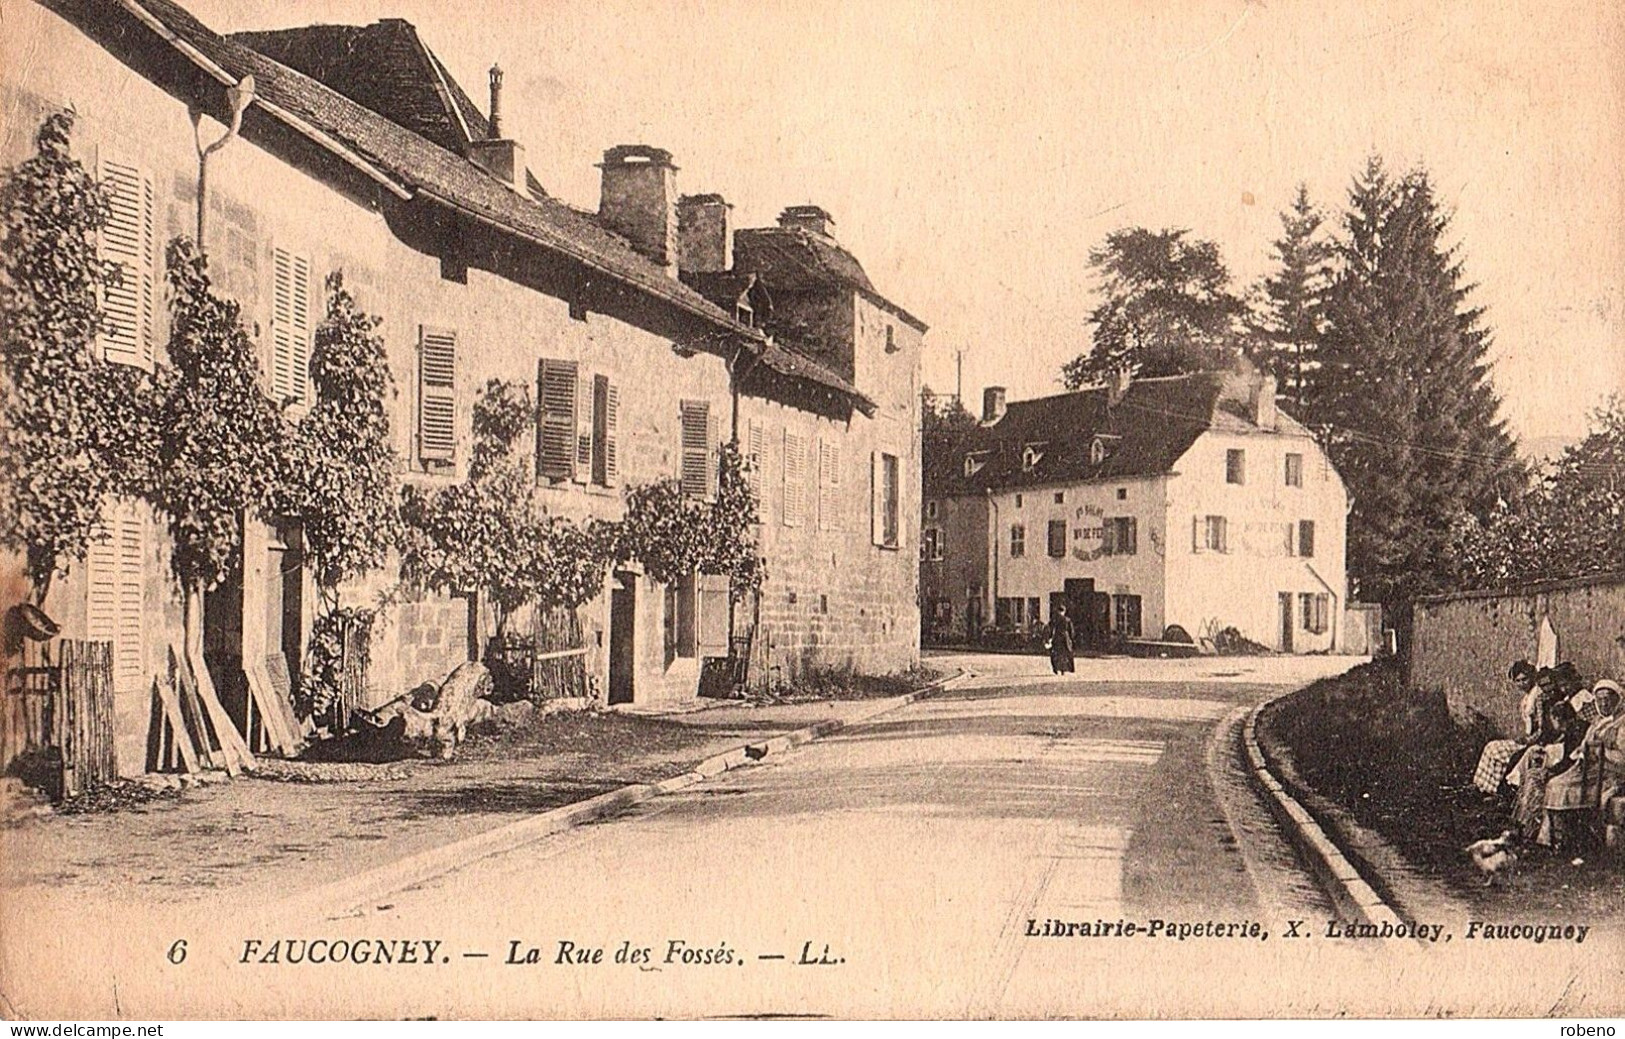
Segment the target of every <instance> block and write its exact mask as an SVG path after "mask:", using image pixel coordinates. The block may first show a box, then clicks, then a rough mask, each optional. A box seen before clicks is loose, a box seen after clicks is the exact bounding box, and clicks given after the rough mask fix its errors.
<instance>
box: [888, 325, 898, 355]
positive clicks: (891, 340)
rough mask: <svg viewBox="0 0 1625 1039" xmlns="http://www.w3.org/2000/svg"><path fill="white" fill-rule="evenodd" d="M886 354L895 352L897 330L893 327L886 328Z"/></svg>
mask: <svg viewBox="0 0 1625 1039" xmlns="http://www.w3.org/2000/svg"><path fill="white" fill-rule="evenodd" d="M886 352H887V353H889V354H894V353H896V352H897V328H896V326H894V325H887V326H886Z"/></svg>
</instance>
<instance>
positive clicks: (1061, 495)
mask: <svg viewBox="0 0 1625 1039" xmlns="http://www.w3.org/2000/svg"><path fill="white" fill-rule="evenodd" d="M1055 504H1057V505H1065V504H1066V492H1065V491H1056V492H1055Z"/></svg>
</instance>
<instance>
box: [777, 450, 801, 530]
mask: <svg viewBox="0 0 1625 1039" xmlns="http://www.w3.org/2000/svg"><path fill="white" fill-rule="evenodd" d="M806 511H807V438H806V437H803V436H801V435H799V434H796V433H792V432H790V431H789V430H788V429H787V430H785V431H784V507H783V509H782V510H781V512H782V513H783V515H784V525H785V526H787V527H799V526H801V524H802V523H803V522H804V519H803V517H804V514H805V513H806Z"/></svg>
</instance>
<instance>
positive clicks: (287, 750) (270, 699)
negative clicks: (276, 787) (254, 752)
mask: <svg viewBox="0 0 1625 1039" xmlns="http://www.w3.org/2000/svg"><path fill="white" fill-rule="evenodd" d="M243 674H244V675H245V676H246V677H247V678H248V695H249V697H250V698H251V699H252V700H253V703H254V705H255V707H257V708H258V709H259V714H260V722H261V725H262V726H263V728H264V731H265V736H266V740H267V742H268V743H269V744H270V747H271V749H272V750H274V751H275V752H276V753H278V754H281V755H282V756H284V757H292V756H293V755H294V754H296V753H298V749H297V746H296V740H295V739H294V735H293V733H291V732H289V731H288V729H287V726H286V725H285V724H284V721H283V718H282V713H281V712H280V711H278V710H277V704H276V701H277V699H278V698H277V695H276V690H275V689H273V688H272V687H271V677H270V675H268V674H266V671H265V665H264V664H262V663H260V662H258V661H253V660H244V661H243Z"/></svg>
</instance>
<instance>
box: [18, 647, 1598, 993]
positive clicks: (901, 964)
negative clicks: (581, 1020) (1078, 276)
mask: <svg viewBox="0 0 1625 1039" xmlns="http://www.w3.org/2000/svg"><path fill="white" fill-rule="evenodd" d="M934 663H936V665H937V666H941V667H954V666H966V667H970V668H972V669H974V670H975V671H976V672H977V676H976V677H975V678H973V679H971V680H970V681H967V682H963V683H961V684H959V685H958V686H957V687H955V688H953V689H951V690H948V691H945V692H942V693H939V694H937V695H935V696H932V697H930V698H928V699H924V700H921V701H918V702H916V703H914V704H912V705H910V706H908V707H906V708H903V709H901V710H898V711H894V712H891V713H889V714H886V715H884V716H882V717H880V718H878V719H876V720H875V721H873V722H870V723H867V724H865V725H862V726H858V727H855V728H853V729H850V730H847V731H844V732H842V733H839V734H837V735H835V736H833V737H831V738H828V739H826V740H822V741H819V742H817V743H814V744H811V745H808V746H806V747H802V748H799V749H797V750H795V751H792V752H790V753H789V754H787V755H785V756H783V757H779V758H769V759H768V760H767V761H765V762H763V763H762V764H761V765H759V766H754V767H750V768H745V769H742V770H739V771H734V772H729V773H726V774H724V775H721V776H719V777H717V778H715V779H713V780H711V781H710V782H707V783H703V784H700V785H698V786H695V787H693V788H691V789H689V790H687V791H684V792H682V793H678V794H675V795H672V796H668V797H663V798H659V799H656V800H654V801H651V802H648V803H646V804H644V805H642V806H640V807H639V808H637V809H634V810H633V811H632V812H630V813H628V814H626V815H623V816H620V817H617V818H614V819H611V820H607V821H605V822H603V823H600V824H596V825H589V826H583V827H579V828H577V829H574V830H571V831H568V832H565V833H562V834H558V835H556V836H554V837H550V838H547V839H545V840H541V841H538V842H535V843H532V844H528V845H525V846H522V847H519V848H516V849H514V850H512V851H509V852H506V853H503V854H498V855H495V856H492V857H489V858H485V859H480V860H478V861H472V862H470V863H469V864H468V865H467V866H466V867H464V868H461V869H457V870H455V871H453V872H451V873H448V874H445V875H443V876H440V877H437V878H434V879H432V880H430V881H427V882H425V883H423V884H421V885H419V886H417V887H414V888H411V889H409V890H406V891H401V892H398V893H396V894H394V895H391V896H388V897H386V898H383V899H378V900H375V901H374V903H373V904H371V905H368V906H364V907H359V908H358V909H357V908H351V907H345V906H341V905H333V906H331V907H329V908H330V909H331V911H330V912H327V913H317V914H315V915H314V916H313V917H312V918H310V919H295V918H293V917H291V916H290V915H288V914H287V913H286V912H285V911H283V910H282V909H279V908H278V907H275V906H272V907H262V908H260V909H258V910H254V909H247V910H245V911H243V912H241V913H234V914H231V916H230V918H229V919H224V920H223V919H221V918H219V917H215V918H212V920H211V923H212V924H214V925H219V926H211V927H205V926H203V924H202V920H203V917H202V916H201V915H200V914H196V913H195V912H194V913H193V914H191V915H188V916H186V917H184V918H176V919H171V920H170V921H169V922H168V923H167V924H164V925H159V924H158V923H157V921H155V920H148V921H146V924H147V928H146V930H147V934H148V935H150V937H148V938H146V939H144V940H145V941H146V942H148V943H149V944H150V945H151V948H152V951H153V953H154V955H153V956H152V957H151V959H152V960H154V961H157V960H158V959H159V956H158V953H159V952H160V951H161V947H163V946H166V945H167V943H166V941H165V939H166V938H167V939H169V940H170V941H173V939H174V938H175V937H185V938H186V939H187V941H188V948H189V950H190V955H189V958H188V959H186V961H185V962H184V963H182V964H180V965H177V966H166V965H163V964H162V963H158V962H154V963H152V964H150V965H149V966H148V968H147V969H146V970H140V969H139V968H138V965H136V964H132V963H131V962H129V960H128V959H127V960H126V962H125V963H124V964H123V970H124V973H125V978H124V982H123V983H124V985H125V988H124V991H123V994H122V997H118V996H115V998H122V999H124V1000H125V1001H126V1002H125V1003H124V1004H123V1008H124V1011H125V1012H126V1013H137V1014H139V1013H140V1011H139V1010H133V1009H132V1004H133V1003H136V1001H138V1000H139V999H140V998H142V997H138V996H136V995H134V993H138V992H141V991H143V990H145V989H147V988H148V986H150V985H155V984H156V985H159V986H162V987H168V986H170V985H173V984H175V983H177V982H180V983H183V988H181V989H179V990H178V991H181V992H183V993H189V994H190V995H191V996H193V997H195V998H196V999H199V1000H201V1002H200V1003H198V1004H197V1005H199V1006H200V1007H203V1006H208V1007H214V1008H216V1009H217V1010H224V1011H226V1012H229V1013H237V1012H241V1013H250V1014H259V1013H276V1012H278V1011H279V1010H281V1011H285V1012H291V1011H292V1010H293V1008H295V1007H298V1008H301V1012H306V1013H311V1012H315V1008H316V1007H331V1009H332V1010H333V1012H335V1013H339V1014H341V1015H342V1016H373V1015H386V1016H397V1015H402V1016H417V1015H425V1016H428V1015H433V1016H442V1017H472V1016H481V1015H487V1014H497V1015H498V1016H506V1015H516V1016H540V1017H549V1016H571V1017H574V1016H617V1017H618V1016H627V1017H651V1016H679V1017H694V1016H736V1015H749V1016H760V1015H792V1016H799V1015H832V1016H880V1017H903V1016H926V1017H1009V1016H1021V1017H1035V1016H1037V1017H1042V1016H1136V1015H1142V1016H1143V1015H1144V1014H1146V1013H1148V1012H1152V1011H1153V1010H1155V1011H1156V1012H1157V1013H1159V1014H1167V1015H1176V1016H1177V1015H1181V1014H1195V1013H1203V1014H1206V1015H1219V1016H1225V1015H1231V1014H1263V1015H1283V1014H1287V1015H1290V1014H1310V1013H1317V1012H1318V1013H1328V1012H1334V1011H1336V1010H1337V1009H1338V1008H1339V1007H1342V1006H1348V1005H1350V1003H1349V1001H1350V1000H1355V999H1364V1000H1365V1002H1364V1003H1363V1004H1362V1005H1363V1007H1364V1009H1366V1010H1368V1011H1370V1010H1375V1009H1377V1008H1376V1007H1374V1006H1372V1004H1371V1002H1370V1000H1371V999H1372V998H1373V997H1372V995H1371V992H1370V991H1368V990H1367V988H1368V986H1369V984H1370V983H1371V981H1372V979H1373V978H1374V977H1378V976H1381V977H1383V978H1384V979H1385V980H1384V982H1383V984H1384V985H1385V988H1384V989H1383V991H1385V992H1387V993H1388V994H1389V996H1390V998H1391V1000H1392V1005H1393V1006H1394V1007H1396V1008H1405V1009H1407V1010H1411V1011H1415V1012H1424V1011H1425V1008H1426V1007H1427V1006H1428V1005H1430V1004H1431V1002H1432V1000H1433V999H1436V998H1438V994H1439V992H1441V991H1442V990H1443V989H1442V986H1443V985H1445V984H1446V982H1445V980H1444V977H1443V975H1441V974H1440V973H1439V972H1438V971H1437V967H1438V966H1439V964H1438V963H1437V962H1436V961H1430V960H1428V959H1427V957H1428V956H1430V955H1431V956H1437V955H1439V954H1440V953H1441V952H1442V951H1443V947H1442V946H1441V947H1439V948H1438V949H1434V950H1426V949H1423V948H1421V947H1419V946H1417V945H1416V944H1415V943H1414V942H1399V941H1393V942H1383V943H1381V944H1380V947H1379V944H1378V943H1375V942H1373V943H1369V944H1368V945H1366V946H1364V947H1360V948H1355V947H1353V946H1350V945H1349V944H1347V943H1342V944H1338V943H1333V942H1330V941H1327V940H1325V939H1324V938H1319V939H1318V940H1315V941H1307V942H1303V943H1302V944H1301V945H1295V944H1293V943H1292V942H1291V940H1290V939H1288V938H1287V937H1286V934H1285V932H1286V931H1287V930H1288V929H1289V927H1290V925H1289V924H1288V922H1287V921H1289V920H1300V921H1306V923H1305V924H1303V926H1304V927H1305V928H1306V929H1307V930H1308V931H1310V932H1313V933H1314V934H1315V935H1317V936H1318V935H1323V934H1324V932H1325V930H1326V923H1327V921H1328V919H1329V918H1330V916H1331V914H1330V911H1329V909H1328V908H1327V903H1326V901H1325V900H1324V898H1323V897H1322V896H1321V895H1320V894H1319V892H1318V891H1317V890H1316V889H1315V888H1314V886H1313V884H1312V883H1310V882H1309V881H1308V879H1307V877H1306V876H1305V875H1304V874H1303V873H1302V872H1301V869H1300V867H1299V865H1298V863H1297V861H1296V859H1295V858H1294V855H1293V853H1292V851H1291V850H1290V848H1289V847H1288V846H1287V845H1286V844H1285V843H1284V841H1283V838H1282V836H1281V834H1280V833H1279V831H1278V830H1277V829H1276V827H1275V825H1274V823H1273V821H1272V820H1271V819H1270V818H1269V817H1268V815H1267V814H1266V813H1265V812H1264V811H1263V810H1262V808H1261V806H1260V804H1259V803H1258V801H1257V800H1256V798H1255V797H1254V795H1253V794H1252V792H1251V790H1250V789H1249V788H1248V787H1247V785H1246V784H1245V782H1244V780H1243V777H1242V776H1241V773H1240V771H1239V769H1238V767H1237V763H1236V761H1235V755H1234V738H1235V727H1236V725H1237V724H1238V723H1239V720H1240V718H1241V716H1242V715H1243V714H1244V713H1245V711H1246V709H1247V708H1248V707H1250V706H1251V705H1252V704H1254V703H1256V702H1258V701H1259V700H1261V699H1264V698H1267V697H1268V696H1271V695H1275V694H1277V693H1279V692H1282V691H1286V690H1288V689H1291V688H1295V687H1297V686H1299V685H1302V684H1304V683H1306V682H1307V681H1310V680H1312V679H1313V678H1314V677H1316V676H1317V675H1320V674H1329V673H1333V672H1335V671H1338V670H1341V669H1343V668H1344V667H1346V666H1348V664H1349V663H1350V661H1349V660H1348V659H1347V658H1342V659H1339V658H1274V659H1213V658H1208V659H1200V660H1192V661H1120V660H1112V661H1098V660H1084V661H1080V673H1079V674H1078V675H1075V676H1065V677H1063V678H1055V677H1053V676H1050V675H1049V674H1048V673H1047V670H1041V668H1042V667H1043V665H1044V663H1045V662H1043V661H1041V660H1038V659H1037V658H1032V657H977V658H974V659H965V658H941V659H939V660H937V661H934ZM1113 677H1115V678H1116V680H1111V679H1112V678H1113ZM1124 678H1128V679H1130V680H1123V679H1124ZM47 918H48V917H47V916H46V915H44V914H36V915H35V916H33V917H31V919H35V920H44V919H47ZM81 919H82V918H81ZM1050 920H1054V921H1059V922H1062V923H1061V924H1057V925H1055V926H1060V927H1063V928H1064V924H1067V923H1071V924H1077V923H1086V924H1088V925H1089V928H1097V927H1098V928H1100V929H1102V930H1104V931H1106V932H1108V933H1105V934H1100V933H1098V932H1097V933H1095V934H1092V935H1088V936H1084V935H1083V934H1081V933H1079V929H1078V928H1076V927H1074V928H1073V936H1071V937H1046V936H1044V935H1045V933H1046V932H1047V931H1051V930H1053V927H1052V926H1051V925H1047V924H1046V921H1050ZM1122 921H1133V922H1135V923H1136V926H1137V927H1138V928H1140V929H1141V933H1140V934H1138V935H1135V936H1130V937H1125V936H1123V934H1122V929H1121V927H1119V923H1120V922H1122ZM1442 923H1444V924H1445V926H1446V927H1447V928H1449V929H1456V928H1458V927H1460V926H1464V924H1465V922H1464V921H1442ZM120 926H121V927H122V926H125V925H120ZM164 927H168V928H171V930H168V931H165V930H164ZM1146 928H1151V933H1150V934H1149V935H1148V934H1146V933H1144V929H1146ZM111 933H124V932H123V931H122V930H118V931H113V932H111ZM318 939H319V940H323V941H325V942H326V943H327V944H326V945H324V946H322V947H321V949H322V950H323V951H322V953H321V954H320V955H322V956H332V957H333V958H338V957H337V956H336V954H334V953H333V950H334V949H335V948H336V947H337V946H336V943H338V942H341V941H342V942H344V943H346V953H345V955H348V956H349V957H350V959H349V962H345V963H315V964H312V963H310V962H303V963H299V962H296V961H295V958H296V956H297V958H298V959H305V958H307V957H308V958H310V959H317V958H318V956H317V955H315V954H313V953H312V952H311V949H312V948H314V946H313V945H311V944H310V943H311V942H312V940H318ZM57 940H59V941H60V940H61V939H60V938H57ZM361 941H366V942H371V943H378V942H396V941H400V942H404V943H408V944H410V943H418V951H419V952H426V953H427V958H428V959H429V960H430V961H431V962H430V963H429V964H428V965H427V966H423V965H411V966H402V965H401V963H400V962H398V961H397V962H395V963H391V964H389V965H381V964H378V963H377V962H376V957H374V956H373V955H372V953H371V952H370V951H369V952H368V954H367V955H368V957H369V958H372V959H373V961H374V962H372V963H369V964H368V965H367V966H366V967H365V968H363V967H360V966H357V965H356V962H355V959H354V954H353V953H351V952H349V949H348V947H349V946H351V945H355V944H356V943H357V942H361ZM426 941H433V942H435V943H436V944H435V945H434V946H432V947H431V946H427V945H422V942H426ZM278 943H280V944H278ZM70 944H71V943H70ZM1463 944H1464V943H1463ZM12 947H13V948H15V947H16V946H15V945H13V946H12ZM368 948H369V950H370V949H371V946H370V945H369V946H368ZM1603 948H1605V947H1604V946H1602V945H1600V944H1597V943H1593V944H1590V945H1586V946H1583V947H1580V949H1579V950H1578V952H1576V950H1575V949H1573V948H1572V947H1571V948H1563V947H1560V946H1558V945H1555V944H1554V945H1550V946H1541V947H1540V950H1541V954H1542V955H1543V956H1548V957H1551V958H1552V959H1553V960H1554V964H1556V963H1561V964H1563V966H1562V967H1561V968H1560V972H1570V974H1569V975H1568V976H1575V974H1574V972H1578V971H1580V970H1581V969H1582V968H1581V967H1580V966H1577V965H1579V964H1586V965H1588V966H1586V967H1585V968H1584V970H1585V971H1587V972H1589V971H1595V970H1598V969H1601V965H1602V964H1606V963H1607V962H1608V959H1607V957H1606V956H1604V955H1602V950H1603ZM296 949H297V950H299V951H298V952H297V953H296V952H295V950H296ZM1511 951H1512V952H1515V953H1516V954H1517V955H1521V956H1523V957H1524V959H1525V960H1526V959H1527V955H1528V951H1527V950H1522V949H1519V950H1511ZM1451 954H1452V955H1453V956H1454V957H1456V959H1457V960H1458V961H1459V962H1460V964H1461V965H1466V964H1468V963H1474V962H1477V963H1478V967H1477V969H1479V970H1492V971H1493V970H1495V969H1497V968H1496V963H1497V962H1499V961H1497V960H1495V956H1496V955H1500V953H1498V952H1497V951H1495V950H1478V949H1474V950H1471V951H1469V950H1466V949H1463V948H1462V944H1458V945H1457V946H1456V947H1455V948H1454V949H1453V950H1451ZM1482 954H1488V955H1489V957H1490V958H1489V960H1488V961H1480V960H1479V957H1480V955H1482ZM126 955H127V954H126ZM392 955H395V954H392ZM412 955H414V956H415V955H417V953H413V954H412ZM1599 956H1601V959H1600V960H1599V959H1598V957H1599ZM396 958H397V960H398V956H397V957H396ZM433 961H439V962H433ZM1516 962H1519V961H1518V959H1517V956H1516V955H1507V956H1506V957H1505V962H1504V963H1501V964H1500V969H1502V970H1505V969H1508V968H1510V967H1511V966H1512V965H1513V964H1514V963H1516ZM1413 963H1414V964H1415V965H1417V966H1419V967H1421V968H1422V969H1419V970H1407V969H1406V967H1407V965H1410V964H1413ZM1429 964H1431V966H1432V968H1433V969H1428V965H1429ZM9 966H12V965H8V967H9ZM1453 966H1454V963H1453ZM133 968H135V969H134V970H133V973H134V974H135V975H139V977H136V976H131V975H132V969H133ZM1450 973H1451V974H1452V975H1454V973H1455V972H1454V970H1452V971H1451V972H1450ZM13 976H14V975H13ZM1396 978H1397V979H1400V980H1397V981H1396V980H1392V979H1396ZM205 979H207V982H206V983H205ZM115 980H116V979H115ZM1551 980H1552V983H1553V984H1554V985H1555V986H1556V988H1554V991H1553V996H1554V998H1555V997H1556V996H1557V994H1558V992H1559V991H1560V990H1561V988H1562V986H1561V984H1559V982H1560V981H1561V980H1562V979H1561V978H1560V977H1559V976H1558V975H1557V974H1554V975H1553V976H1552V979H1551ZM1453 983H1454V984H1462V982H1460V981H1457V982H1453ZM1536 984H1538V983H1536ZM219 985H224V986H225V987H223V988H216V987H214V986H219ZM12 988H13V990H15V987H14V986H13V987H12ZM1601 991H1604V992H1605V991H1607V989H1606V988H1603V989H1602V990H1601ZM1469 992H1470V993H1471V992H1476V993H1478V996H1479V998H1480V999H1488V1000H1491V1001H1492V1002H1489V1003H1483V1004H1482V1006H1484V1007H1485V1008H1489V1007H1491V1006H1493V1005H1495V1004H1494V1003H1493V1000H1494V999H1495V998H1497V995H1498V993H1497V992H1496V991H1495V990H1494V989H1493V988H1488V989H1486V988H1484V987H1482V986H1479V987H1474V988H1470V989H1469ZM1503 994H1504V990H1503ZM84 995H85V996H86V997H87V998H92V999H94V998H95V996H94V995H93V994H92V993H91V992H89V991H88V990H86V991H84ZM1458 995H1460V994H1458ZM1522 995H1523V996H1527V995H1528V993H1527V992H1526V993H1523V994H1522ZM145 998H159V999H162V998H165V997H157V996H156V994H153V995H149V996H148V997H145ZM167 998H168V999H170V1000H173V998H174V997H173V996H170V997H167ZM221 998H226V999H227V1000H229V1003H228V1004H227V1005H224V1006H222V1004H221V1003H219V1002H218V1000H220V999H221ZM1461 998H1469V999H1470V998H1471V996H1470V995H1463V996H1461ZM137 1005H138V1004H137ZM25 1009H26V1008H25ZM154 1016H162V1015H161V1014H156V1012H155V1015H154ZM171 1016H173V1015H171Z"/></svg>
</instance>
